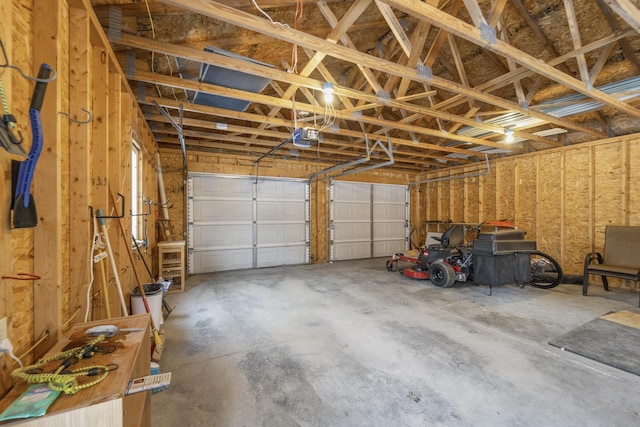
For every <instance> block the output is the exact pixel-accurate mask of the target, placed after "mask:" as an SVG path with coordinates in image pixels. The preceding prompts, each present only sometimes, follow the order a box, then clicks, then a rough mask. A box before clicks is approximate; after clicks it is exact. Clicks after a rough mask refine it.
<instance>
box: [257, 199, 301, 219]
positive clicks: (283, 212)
mask: <svg viewBox="0 0 640 427" xmlns="http://www.w3.org/2000/svg"><path fill="white" fill-rule="evenodd" d="M257 211H258V213H257V215H258V221H285V222H288V221H304V219H305V211H306V204H305V203H304V201H303V202H285V201H273V202H265V201H263V202H259V203H258V209H257Z"/></svg>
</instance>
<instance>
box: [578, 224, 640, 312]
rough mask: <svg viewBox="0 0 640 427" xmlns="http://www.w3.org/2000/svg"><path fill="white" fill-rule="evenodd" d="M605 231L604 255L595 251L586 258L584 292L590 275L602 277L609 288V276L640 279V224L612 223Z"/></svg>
mask: <svg viewBox="0 0 640 427" xmlns="http://www.w3.org/2000/svg"><path fill="white" fill-rule="evenodd" d="M604 234H605V240H604V254H600V253H599V252H591V253H589V254H587V256H586V257H585V259H584V276H583V279H582V295H587V287H588V286H589V275H590V274H597V275H599V276H600V277H601V278H602V285H603V286H604V289H605V291H608V290H609V282H608V281H607V276H610V277H616V278H618V279H625V280H634V281H636V282H640V226H626V225H608V226H607V228H606V229H605V231H604ZM593 261H597V262H593ZM639 305H640V302H639Z"/></svg>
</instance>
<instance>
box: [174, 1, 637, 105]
mask: <svg viewBox="0 0 640 427" xmlns="http://www.w3.org/2000/svg"><path fill="white" fill-rule="evenodd" d="M171 1H173V0H171ZM381 1H384V2H385V3H388V4H389V5H391V6H393V7H396V8H397V9H400V10H402V11H405V12H407V13H411V14H413V15H414V16H417V17H419V18H420V19H424V20H427V21H429V22H431V23H432V24H433V25H436V26H439V27H441V28H443V29H445V30H446V31H448V32H451V33H453V34H455V35H456V36H458V37H461V38H464V39H466V40H468V41H470V42H472V43H474V44H477V45H479V46H482V47H484V48H485V49H488V50H491V51H494V52H496V53H498V54H500V55H502V56H505V57H510V58H511V59H513V60H514V61H516V62H517V63H519V64H521V65H522V66H525V67H527V68H528V69H530V70H532V71H535V72H536V73H538V74H541V75H543V76H545V77H547V78H549V79H551V80H553V81H556V82H558V83H561V84H563V85H564V86H566V87H568V88H571V89H573V90H575V91H577V92H579V93H582V94H584V95H586V96H587V97H589V98H593V99H595V100H597V101H600V102H603V103H605V104H607V105H609V106H611V107H614V108H616V109H618V110H620V111H624V112H625V113H627V114H629V115H631V116H634V117H640V110H639V109H637V108H635V107H633V106H631V105H629V104H626V103H624V102H622V101H619V100H617V99H616V98H614V97H612V96H610V95H607V94H606V93H604V92H602V91H600V90H597V89H592V88H589V87H587V85H586V84H585V83H584V82H581V81H579V80H576V79H575V78H573V77H570V76H567V75H566V74H565V73H563V72H561V71H559V70H557V69H555V68H553V67H550V66H548V65H547V64H545V63H544V62H542V61H539V60H538V59H536V58H534V57H532V56H531V55H529V54H527V53H525V52H522V51H521V50H518V49H516V48H514V47H513V46H511V45H508V44H506V43H504V42H502V41H501V40H496V43H495V45H494V44H490V43H487V41H486V40H485V39H484V38H483V37H482V35H481V33H480V30H479V29H477V28H475V27H473V26H472V25H469V24H467V23H466V22H464V21H461V20H459V19H457V18H455V17H453V16H451V15H447V14H446V13H443V12H442V11H440V10H439V9H437V8H434V7H432V6H429V5H427V4H425V3H421V2H406V1H401V0H381Z"/></svg>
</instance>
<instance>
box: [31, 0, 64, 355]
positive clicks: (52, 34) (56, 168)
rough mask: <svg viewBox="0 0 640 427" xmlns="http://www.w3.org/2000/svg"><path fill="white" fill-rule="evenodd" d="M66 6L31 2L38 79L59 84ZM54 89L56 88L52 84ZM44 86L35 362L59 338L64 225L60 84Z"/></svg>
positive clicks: (36, 183)
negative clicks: (53, 77)
mask: <svg viewBox="0 0 640 427" xmlns="http://www.w3.org/2000/svg"><path fill="white" fill-rule="evenodd" d="M65 3H66V2H65V1H61V0H34V2H33V47H32V49H33V57H34V58H38V62H36V63H34V64H33V66H34V72H33V73H32V75H37V74H38V72H37V70H38V68H39V67H40V63H41V62H44V63H47V64H49V65H51V67H52V68H54V69H55V70H56V71H57V75H58V76H59V78H63V77H61V76H65V75H67V74H68V68H67V67H68V61H67V59H68V51H67V50H66V46H65V45H64V44H63V43H58V42H57V40H58V38H60V39H62V40H65V39H67V38H68V26H67V22H66V21H65V20H64V19H63V18H64V16H65V15H63V13H64V14H66V12H65V9H66V6H65ZM56 83H59V82H56ZM56 83H51V84H48V85H47V90H46V94H45V97H44V103H43V105H42V108H41V113H40V115H41V122H42V134H43V136H44V142H43V150H42V153H41V154H40V157H39V160H38V167H37V168H36V169H35V173H34V177H33V189H32V193H31V194H32V196H33V199H34V200H35V203H34V204H37V205H36V206H37V220H38V226H37V227H35V229H34V231H33V264H34V273H35V274H37V275H38V276H40V277H39V279H38V280H36V281H35V282H34V294H33V327H34V337H33V339H34V341H35V340H37V339H38V338H39V336H40V334H41V333H42V332H43V331H47V332H48V337H47V338H46V340H45V341H44V342H43V343H42V344H41V345H39V346H38V347H36V349H35V356H36V358H40V357H41V356H42V355H43V354H44V353H46V352H47V351H48V350H49V349H50V348H51V347H52V346H53V345H54V344H55V343H56V342H57V341H58V339H59V337H60V335H61V333H62V328H61V326H62V295H61V292H62V274H63V272H62V269H63V254H64V253H65V252H64V246H63V240H62V239H63V231H62V227H63V222H64V221H63V219H62V199H63V195H62V187H63V186H62V166H61V158H62V156H61V152H62V150H61V148H62V145H61V143H60V142H59V141H62V138H61V136H62V129H61V118H62V116H60V115H59V114H58V111H62V108H61V101H62V98H63V96H66V95H67V94H66V93H62V86H63V85H61V84H56Z"/></svg>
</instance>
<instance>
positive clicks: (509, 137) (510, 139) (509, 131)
mask: <svg viewBox="0 0 640 427" xmlns="http://www.w3.org/2000/svg"><path fill="white" fill-rule="evenodd" d="M504 134H505V135H506V136H507V137H506V139H505V141H506V142H508V143H512V142H513V128H508V129H507V130H505V131H504Z"/></svg>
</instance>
